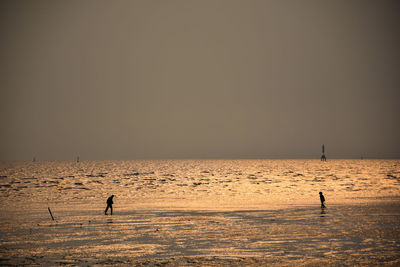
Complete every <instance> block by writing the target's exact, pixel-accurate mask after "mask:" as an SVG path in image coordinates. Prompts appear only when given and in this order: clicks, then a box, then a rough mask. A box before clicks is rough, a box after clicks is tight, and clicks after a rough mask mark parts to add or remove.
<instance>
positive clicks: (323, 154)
mask: <svg viewBox="0 0 400 267" xmlns="http://www.w3.org/2000/svg"><path fill="white" fill-rule="evenodd" d="M321 161H326V156H325V145H324V144H322V156H321Z"/></svg>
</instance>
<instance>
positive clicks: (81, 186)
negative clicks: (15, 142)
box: [0, 160, 400, 265]
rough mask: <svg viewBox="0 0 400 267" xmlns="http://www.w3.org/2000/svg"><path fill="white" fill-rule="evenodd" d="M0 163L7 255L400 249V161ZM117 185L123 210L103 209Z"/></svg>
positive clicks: (6, 258) (309, 254)
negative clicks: (321, 199) (110, 213)
mask: <svg viewBox="0 0 400 267" xmlns="http://www.w3.org/2000/svg"><path fill="white" fill-rule="evenodd" d="M0 169H1V171H0V192H1V194H0V199H1V201H2V203H3V205H4V212H3V213H1V215H0V226H1V227H0V232H1V233H0V234H1V239H0V241H1V242H0V260H2V261H3V262H5V263H12V264H20V263H21V264H42V263H43V264H48V263H50V264H128V265H129V264H130V263H135V262H137V261H142V260H145V259H148V258H150V259H160V258H161V259H166V260H167V261H172V262H174V261H175V260H177V259H180V258H179V257H192V259H191V260H193V257H208V258H207V260H210V259H209V257H219V258H218V259H219V260H221V261H223V262H222V263H228V264H229V263H232V262H230V261H229V260H227V259H226V257H228V258H234V259H235V261H236V263H237V261H239V262H240V261H241V260H239V259H242V260H243V261H244V262H243V263H247V264H251V262H248V261H249V260H248V259H250V258H255V259H256V260H254V262H255V265H257V262H258V263H259V262H260V261H261V262H264V263H265V262H267V263H268V262H269V263H270V260H272V261H275V260H278V261H279V262H289V263H308V262H315V261H317V262H319V263H321V262H325V261H327V262H325V263H328V264H335V263H342V262H343V263H344V264H346V262H347V263H348V264H369V263H379V262H386V263H388V262H390V263H391V264H393V263H394V264H396V260H397V258H398V251H399V250H398V248H399V247H400V242H399V239H400V237H399V236H400V227H399V224H398V222H399V219H400V206H399V198H398V197H399V196H400V194H399V193H400V192H399V190H400V186H399V183H400V178H399V176H400V161H399V160H330V161H328V162H323V163H321V162H320V161H317V160H199V161H195V160H179V161H167V160H165V161H87V162H85V161H81V162H79V163H75V162H35V163H24V162H14V163H1V168H0ZM319 191H322V192H324V195H325V197H326V206H327V208H326V209H321V208H320V203H319V195H318V192H319ZM111 194H115V195H116V197H115V199H114V202H115V204H114V215H113V216H105V215H104V214H103V212H104V208H105V200H106V198H107V197H108V196H109V195H111ZM377 200H379V201H377ZM48 206H49V207H51V210H52V212H53V215H54V217H55V219H56V221H52V220H51V218H50V215H49V214H48V210H47V207H48ZM171 257H178V258H176V259H171ZM221 257H222V258H221ZM203 260H205V259H204V258H203ZM211 260H212V261H211V262H214V263H216V262H215V261H216V259H215V258H214V259H211ZM225 260H226V261H227V262H225ZM157 262H160V261H157ZM0 263H1V261H0ZM200 263H201V261H200ZM203 263H204V262H203ZM185 264H188V262H185V263H183V265H185Z"/></svg>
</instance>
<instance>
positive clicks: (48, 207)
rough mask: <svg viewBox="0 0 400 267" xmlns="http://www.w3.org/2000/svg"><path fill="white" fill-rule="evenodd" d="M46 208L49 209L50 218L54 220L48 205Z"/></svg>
mask: <svg viewBox="0 0 400 267" xmlns="http://www.w3.org/2000/svg"><path fill="white" fill-rule="evenodd" d="M47 209H48V210H49V213H50V216H51V218H52V219H53V221H54V217H53V214H51V210H50V207H47Z"/></svg>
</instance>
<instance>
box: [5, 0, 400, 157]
mask: <svg viewBox="0 0 400 267" xmlns="http://www.w3.org/2000/svg"><path fill="white" fill-rule="evenodd" d="M399 14H400V3H399V1H397V0H395V1H378V0H374V1H365V0H360V1H352V0H343V1H337V0H335V1H321V0H315V1H306V0H304V1H298V0H294V1H285V0H284V1H280V0H279V1H278V0H276V1H267V0H265V1H256V0H248V1H244V0H239V1H235V0H210V1H207V0H206V1H205V0H201V1H200V0H199V1H195V0H189V1H188V0H182V1H165V0H160V1H148V0H146V1H145V0H143V1H100V0H96V1H81V0H79V1H53V0H49V1H40V0H39V1H38V0H36V1H5V0H3V1H1V2H0V36H1V44H0V88H1V89H0V90H1V91H0V112H1V113H0V125H1V130H0V159H22V160H25V159H28V160H29V159H32V158H33V157H36V158H37V159H38V160H41V159H73V158H75V157H76V156H78V155H79V156H80V157H81V158H82V159H137V158H282V157H289V158H292V157H319V156H320V152H321V145H322V144H325V146H326V152H327V156H328V159H329V157H359V156H360V155H364V156H382V157H400V120H399V114H400V107H399V104H400V57H399V49H400V16H399Z"/></svg>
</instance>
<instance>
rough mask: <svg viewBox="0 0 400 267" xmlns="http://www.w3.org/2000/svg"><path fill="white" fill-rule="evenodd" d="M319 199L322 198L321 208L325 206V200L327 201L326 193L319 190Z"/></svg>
mask: <svg viewBox="0 0 400 267" xmlns="http://www.w3.org/2000/svg"><path fill="white" fill-rule="evenodd" d="M319 199H320V200H321V209H323V208H325V204H324V202H325V197H324V195H323V194H322V192H319Z"/></svg>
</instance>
